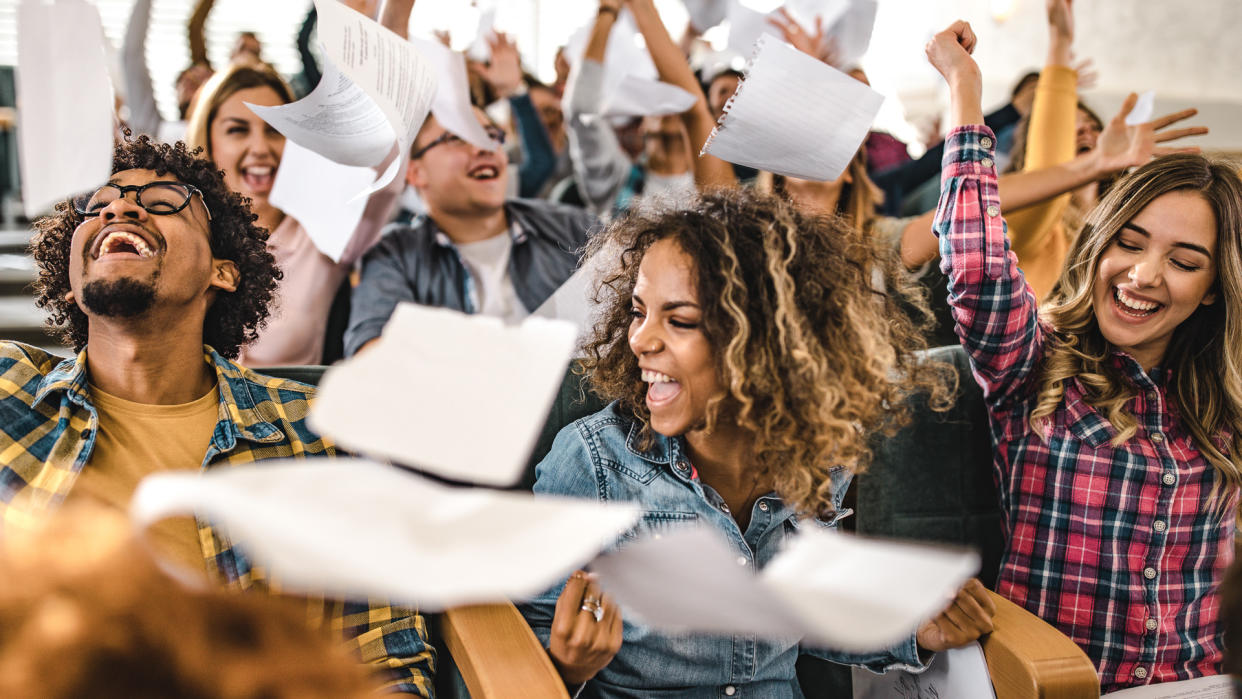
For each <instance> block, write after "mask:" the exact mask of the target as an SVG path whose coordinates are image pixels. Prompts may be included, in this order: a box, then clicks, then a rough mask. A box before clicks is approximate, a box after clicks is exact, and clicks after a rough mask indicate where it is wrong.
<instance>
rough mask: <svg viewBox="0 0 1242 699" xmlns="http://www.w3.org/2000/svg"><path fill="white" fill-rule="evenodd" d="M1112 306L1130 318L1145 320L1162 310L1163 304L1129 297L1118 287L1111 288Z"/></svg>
mask: <svg viewBox="0 0 1242 699" xmlns="http://www.w3.org/2000/svg"><path fill="white" fill-rule="evenodd" d="M1113 304H1114V305H1115V306H1116V307H1117V310H1118V311H1120V312H1121V313H1122V314H1123V315H1126V316H1129V317H1130V318H1147V317H1150V316H1152V315H1154V314H1155V313H1157V312H1158V311H1159V310H1160V309H1161V308H1164V304H1161V303H1156V302H1155V301H1146V300H1143V299H1140V298H1137V297H1135V296H1131V295H1130V294H1127V293H1126V292H1125V291H1123V290H1122V289H1121V288H1119V287H1113Z"/></svg>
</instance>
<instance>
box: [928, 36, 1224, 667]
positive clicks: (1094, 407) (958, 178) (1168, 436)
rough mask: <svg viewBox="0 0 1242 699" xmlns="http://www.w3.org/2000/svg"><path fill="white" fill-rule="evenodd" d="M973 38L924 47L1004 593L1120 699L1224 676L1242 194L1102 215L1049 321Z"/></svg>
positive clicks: (1182, 158)
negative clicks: (995, 507) (1129, 692)
mask: <svg viewBox="0 0 1242 699" xmlns="http://www.w3.org/2000/svg"><path fill="white" fill-rule="evenodd" d="M973 45H974V34H973V33H972V32H971V30H970V27H969V25H967V24H965V23H964V22H959V23H956V24H955V25H954V26H952V27H950V28H949V29H948V30H946V31H945V32H941V33H940V34H938V35H936V37H935V38H933V39H932V41H931V42H930V43H929V44H928V48H927V52H928V55H929V57H930V58H931V59H932V63H933V64H934V65H935V66H936V68H937V69H938V70H940V72H941V73H942V74H943V75H944V76H945V78H946V80H947V82H948V83H949V85H950V89H951V93H952V95H953V109H952V113H953V115H954V120H955V122H956V123H955V124H954V126H955V127H956V128H954V129H953V131H952V132H951V133H950V135H949V148H948V149H947V150H946V155H945V164H944V168H945V174H944V189H943V191H942V193H941V199H940V208H939V212H938V214H937V218H936V231H937V233H938V234H939V236H940V251H941V266H942V268H943V269H944V271H945V273H946V274H947V275H948V276H949V291H950V294H949V298H950V302H951V303H952V304H953V315H954V319H955V321H956V323H957V332H958V334H959V336H960V337H961V341H962V344H963V345H964V346H965V348H966V350H967V352H968V353H969V354H970V357H971V361H972V363H973V365H974V373H975V377H976V378H977V379H978V381H979V383H980V384H981V386H982V388H983V391H984V395H985V398H986V401H987V406H988V410H989V414H990V419H991V427H992V436H993V441H994V443H995V445H996V452H995V457H994V463H995V467H996V474H997V479H998V483H999V485H1000V492H1001V500H1002V505H1003V511H1004V512H1003V515H1004V524H1005V529H1006V532H1005V533H1006V539H1007V546H1006V551H1005V555H1004V558H1003V560H1002V562H1001V572H1000V581H999V582H998V584H997V592H999V593H1000V594H1002V595H1005V596H1007V597H1008V598H1010V599H1012V600H1013V601H1014V602H1017V603H1018V604H1021V605H1023V606H1025V607H1026V608H1027V609H1029V610H1030V611H1032V612H1034V613H1035V614H1038V615H1039V616H1041V617H1043V618H1044V619H1045V620H1046V621H1048V622H1049V623H1051V624H1053V625H1054V626H1056V627H1058V628H1059V629H1060V630H1061V631H1063V632H1064V633H1065V634H1066V635H1067V636H1069V637H1070V638H1072V639H1073V640H1074V641H1076V642H1077V643H1078V644H1079V645H1080V646H1081V647H1082V648H1083V650H1084V651H1085V652H1086V653H1087V655H1088V656H1089V657H1090V658H1091V659H1092V661H1094V662H1095V664H1096V668H1097V670H1098V672H1099V675H1100V679H1101V683H1102V685H1103V690H1104V691H1105V692H1111V691H1115V690H1118V689H1122V688H1124V687H1127V686H1132V685H1144V684H1151V683H1157V682H1170V681H1176V680H1185V679H1191V678H1195V677H1200V676H1203V675H1213V674H1217V673H1219V671H1220V663H1221V658H1222V650H1223V645H1222V634H1221V627H1220V625H1219V623H1218V620H1217V610H1218V607H1219V597H1218V595H1217V588H1218V586H1219V584H1220V581H1221V578H1222V575H1223V573H1224V571H1225V568H1226V567H1227V566H1228V564H1229V561H1230V560H1231V559H1232V557H1233V542H1234V537H1235V532H1236V525H1235V523H1234V516H1233V515H1234V512H1235V510H1236V508H1237V503H1238V492H1239V483H1242V477H1240V475H1239V469H1238V454H1239V453H1242V451H1239V450H1240V449H1242V362H1240V358H1242V357H1240V355H1239V354H1238V348H1239V347H1242V180H1239V178H1238V176H1237V175H1236V174H1235V173H1234V167H1236V166H1231V165H1226V164H1223V163H1217V162H1213V161H1211V160H1209V159H1206V158H1203V157H1201V156H1198V155H1191V154H1181V155H1169V156H1165V157H1163V158H1159V159H1157V160H1154V161H1151V162H1149V163H1147V164H1146V165H1144V166H1142V167H1140V168H1139V169H1138V170H1136V171H1135V172H1133V173H1131V174H1129V175H1127V176H1125V177H1123V178H1122V179H1120V180H1119V181H1118V182H1117V183H1116V184H1114V185H1113V187H1112V188H1111V190H1110V191H1109V192H1108V194H1107V195H1106V196H1105V197H1104V199H1103V200H1102V201H1101V202H1100V205H1099V206H1098V207H1097V208H1096V209H1095V210H1094V211H1092V212H1091V214H1089V215H1088V217H1087V219H1086V222H1085V224H1084V226H1083V230H1082V232H1081V233H1080V234H1079V235H1078V237H1077V238H1076V239H1075V240H1074V242H1073V244H1072V245H1071V247H1070V249H1069V252H1068V255H1067V257H1066V260H1065V267H1064V268H1063V270H1062V272H1061V276H1060V278H1059V279H1058V280H1057V282H1056V283H1055V284H1054V285H1053V288H1052V291H1051V292H1050V294H1049V296H1048V298H1047V299H1046V301H1045V304H1044V306H1043V308H1042V313H1041V311H1040V308H1039V307H1038V306H1037V301H1036V296H1035V293H1034V292H1033V291H1032V289H1031V287H1030V285H1029V284H1028V283H1027V281H1026V279H1025V277H1024V276H1023V273H1022V271H1021V270H1019V269H1018V260H1017V258H1016V256H1015V255H1014V253H1013V252H1012V251H1011V250H1010V249H1009V245H1008V240H1007V239H1006V235H1005V226H1004V222H1003V220H1002V219H1001V217H1000V203H999V200H998V194H997V187H996V171H995V168H994V167H993V166H992V163H991V160H992V157H993V156H992V148H993V142H994V137H993V135H992V133H991V131H990V130H989V129H987V127H985V126H982V111H981V110H980V109H979V94H980V89H981V82H982V81H981V78H980V76H979V68H978V66H977V65H975V63H974V61H973V59H971V58H970V56H969V53H968V52H969V51H970V49H971V48H973Z"/></svg>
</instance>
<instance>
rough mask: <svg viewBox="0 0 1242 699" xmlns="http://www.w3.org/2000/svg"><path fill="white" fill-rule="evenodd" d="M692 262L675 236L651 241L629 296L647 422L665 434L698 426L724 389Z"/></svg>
mask: <svg viewBox="0 0 1242 699" xmlns="http://www.w3.org/2000/svg"><path fill="white" fill-rule="evenodd" d="M692 265H693V261H692V260H691V258H690V256H689V255H687V254H686V253H685V252H684V251H683V250H682V249H681V247H680V246H679V245H678V244H677V243H676V242H674V241H673V240H671V239H667V238H666V239H664V240H660V241H658V242H656V243H654V244H653V245H652V246H651V247H650V248H648V250H647V252H646V254H645V255H643V260H642V263H641V264H640V265H639V267H638V279H637V281H636V283H635V285H634V294H633V299H632V301H633V306H632V310H631V314H632V320H631V321H630V329H629V341H630V350H631V351H633V352H634V355H635V356H636V357H638V367H639V369H640V370H641V372H642V380H643V381H644V382H646V383H647V384H648V387H647V398H646V403H647V408H648V410H650V411H651V427H652V429H654V430H655V431H656V432H659V433H660V434H662V435H665V436H668V437H672V436H676V435H683V434H686V433H687V432H691V431H694V430H698V429H702V428H703V427H704V425H705V423H706V421H707V406H708V403H709V402H710V400H711V399H712V398H713V397H715V396H717V395H720V394H722V393H723V392H724V389H723V387H722V386H721V384H720V380H719V378H718V377H717V374H716V359H715V356H716V355H715V351H714V348H713V347H712V345H711V343H710V342H709V341H708V339H707V336H706V335H705V334H704V333H703V329H702V322H703V312H702V309H701V308H700V307H699V300H698V292H697V291H696V289H695V281H694V273H693V271H692V270H693V268H692Z"/></svg>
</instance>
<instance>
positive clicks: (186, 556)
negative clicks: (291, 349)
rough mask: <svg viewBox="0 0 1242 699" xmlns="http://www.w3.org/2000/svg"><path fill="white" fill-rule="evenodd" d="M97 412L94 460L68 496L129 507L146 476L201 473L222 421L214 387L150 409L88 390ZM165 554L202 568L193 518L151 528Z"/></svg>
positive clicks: (177, 519) (200, 549)
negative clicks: (187, 400) (189, 398)
mask: <svg viewBox="0 0 1242 699" xmlns="http://www.w3.org/2000/svg"><path fill="white" fill-rule="evenodd" d="M90 393H91V402H93V403H94V404H95V407H96V408H97V409H98V410H99V432H98V436H97V437H96V439H95V448H94V451H92V452H91V456H90V460H89V461H88V462H87V463H86V466H85V467H84V468H83V469H82V472H81V473H80V474H79V475H78V478H77V481H76V482H75V483H74V484H73V489H72V490H71V491H69V495H68V497H67V498H66V500H67V501H68V502H72V501H73V500H74V499H81V498H91V499H93V500H96V501H98V502H102V503H103V504H105V505H108V506H110V507H116V508H118V509H121V510H128V509H129V501H130V498H132V497H133V495H134V490H135V489H136V488H137V487H138V481H140V480H142V478H143V477H144V476H147V475H150V474H152V473H157V472H160V471H197V470H198V469H199V468H201V467H202V464H203V457H204V456H206V455H207V448H208V446H209V444H210V443H211V435H212V432H214V431H215V429H216V422H217V420H218V419H219V412H220V398H219V390H218V389H217V387H215V386H212V387H211V390H210V391H208V392H207V394H206V395H204V396H203V397H202V398H199V399H197V400H195V401H192V402H190V403H182V404H180V405H148V404H145V403H134V402H132V401H128V400H124V399H121V398H117V397H116V396H112V395H108V394H107V393H104V392H103V391H101V390H99V389H98V388H96V387H95V386H91V387H90ZM150 534H151V536H152V537H153V542H154V544H155V546H156V548H157V549H159V551H160V552H161V553H162V554H165V555H166V556H168V557H170V558H171V559H172V560H173V561H175V562H177V563H181V564H183V565H185V566H187V567H189V568H190V569H192V570H204V569H205V565H206V564H205V562H204V559H203V550H202V547H201V546H200V545H199V541H198V525H197V524H196V523H195V521H194V518H193V517H175V518H170V519H166V520H163V521H161V522H158V523H156V524H155V526H153V527H152V528H151V530H150Z"/></svg>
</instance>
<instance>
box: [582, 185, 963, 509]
mask: <svg viewBox="0 0 1242 699" xmlns="http://www.w3.org/2000/svg"><path fill="white" fill-rule="evenodd" d="M665 239H671V240H673V241H675V242H676V243H677V245H678V246H679V247H680V248H681V249H682V250H683V251H684V252H685V253H686V255H688V256H689V257H690V258H691V259H692V260H693V269H694V271H693V274H694V278H695V279H694V283H695V286H696V290H697V294H698V299H699V303H700V306H701V308H702V318H703V320H702V325H701V327H702V331H703V333H704V335H705V336H706V338H707V340H708V341H709V342H710V343H711V344H712V346H713V347H714V348H715V351H716V371H717V374H718V376H719V379H720V383H721V385H722V386H725V387H727V388H726V390H725V393H724V394H723V395H721V396H717V397H714V398H713V399H712V400H711V401H710V402H709V403H708V409H707V426H706V429H707V430H708V431H709V432H710V431H711V430H712V429H713V428H714V426H715V425H716V424H718V423H719V422H720V421H729V422H730V423H732V424H736V425H738V426H740V427H742V428H744V429H746V430H748V431H749V432H751V433H753V434H754V437H755V440H754V450H755V466H756V467H757V468H758V469H760V471H759V475H760V476H761V477H765V478H767V479H769V480H770V481H771V482H772V483H773V484H774V487H775V489H776V491H777V492H778V493H779V494H780V495H781V497H782V498H783V499H784V500H785V502H787V503H789V504H790V505H791V506H793V507H795V508H797V509H799V510H800V511H802V512H806V513H811V514H821V513H824V512H826V511H829V510H831V509H832V502H831V497H830V496H831V493H830V489H829V485H830V484H829V478H828V473H829V470H830V469H831V468H832V467H834V466H836V465H844V466H846V467H848V468H850V469H851V470H853V471H855V472H857V471H861V470H863V469H864V468H865V467H866V465H867V463H868V461H869V459H870V456H871V453H870V449H869V447H868V439H869V437H870V436H871V435H872V434H874V433H877V432H878V433H884V434H891V433H892V432H893V431H895V430H896V428H897V427H898V426H900V425H902V424H904V422H905V421H906V420H907V418H908V415H907V414H906V412H905V410H906V409H905V408H904V402H903V398H904V394H905V392H906V390H907V389H909V390H919V389H924V390H928V391H930V392H931V394H932V403H933V404H934V405H936V406H938V407H941V408H944V407H947V406H948V404H949V401H950V393H949V388H950V386H951V384H952V382H953V379H954V378H955V376H956V375H955V374H954V373H953V371H952V369H951V368H949V367H948V366H947V365H943V364H937V363H920V362H919V360H918V359H917V358H916V356H915V351H916V350H919V349H923V348H924V347H925V346H926V343H925V341H924V339H923V334H922V332H921V327H919V325H926V324H928V323H929V322H930V318H931V316H930V313H929V312H928V311H927V304H926V298H925V292H922V291H921V290H919V289H916V288H915V287H913V286H912V285H911V283H910V282H909V281H907V278H906V276H905V275H904V273H903V272H902V271H901V270H900V262H899V260H898V259H897V257H896V254H895V252H893V251H891V250H888V251H886V250H882V249H880V248H878V247H877V246H875V245H873V244H871V242H870V240H869V238H868V237H867V236H866V235H864V234H863V233H861V232H860V231H858V230H857V229H856V228H854V227H853V226H851V225H849V224H847V223H846V222H845V221H844V220H843V219H842V218H840V217H837V216H832V215H816V214H810V213H803V212H801V211H799V210H798V209H797V208H796V207H795V206H794V205H793V204H791V203H790V202H788V201H786V200H784V199H782V198H780V197H776V196H773V195H770V194H767V195H765V194H762V193H758V192H755V191H753V190H749V189H742V190H721V191H716V192H710V193H707V194H703V195H701V196H700V197H699V199H698V200H696V201H695V202H693V203H691V204H689V205H687V206H685V207H684V208H680V209H675V210H662V211H656V212H644V211H637V210H631V211H630V212H629V213H627V214H626V215H625V216H624V217H623V218H621V219H619V220H618V221H616V222H614V223H613V224H612V225H611V226H610V227H609V228H608V229H606V230H605V231H604V232H603V233H601V234H599V235H597V236H595V237H594V238H593V239H592V242H591V245H590V248H589V250H588V254H592V253H599V252H600V251H606V252H607V254H609V258H605V259H611V258H612V255H613V254H615V251H622V252H620V255H619V256H617V257H616V258H615V259H616V260H617V261H616V263H615V264H614V265H613V266H612V267H611V268H610V269H608V270H607V271H606V272H605V273H604V274H602V276H601V277H600V282H599V286H598V287H597V289H596V293H595V301H596V302H597V303H598V304H600V308H601V311H600V316H599V321H598V323H597V324H596V327H595V330H594V334H593V335H592V336H591V337H590V338H589V339H588V340H587V341H586V342H585V344H584V354H585V359H584V360H583V367H582V368H583V370H584V371H585V372H586V373H587V374H588V375H589V376H590V378H591V383H592V387H593V390H594V391H595V392H596V393H598V394H599V395H601V396H602V397H604V398H606V399H611V400H617V401H619V402H620V406H621V408H622V409H623V411H625V412H628V413H630V414H632V415H633V416H634V418H635V419H636V420H637V421H638V422H639V423H640V426H641V436H642V441H643V442H644V444H645V445H650V444H651V442H652V440H653V439H654V433H653V431H652V428H651V423H650V413H649V411H648V410H647V407H646V404H645V402H644V386H643V383H642V381H641V380H640V373H639V369H638V360H637V358H636V357H635V356H634V354H633V352H632V351H631V350H630V347H629V328H630V321H631V316H630V309H631V294H632V292H633V289H634V284H635V282H636V280H637V276H638V267H639V264H640V262H641V261H642V258H643V255H644V254H645V253H646V251H647V250H648V249H649V248H650V247H651V245H653V244H654V243H656V242H657V241H660V240H665ZM609 251H611V252H609ZM877 273H879V275H882V277H883V279H884V288H887V289H889V290H892V293H884V292H879V291H876V290H875V288H873V284H874V282H875V279H874V277H875V276H877ZM920 294H921V295H920ZM898 295H900V296H903V297H908V298H910V299H911V300H912V302H913V303H914V304H915V305H916V306H917V307H918V308H919V309H920V310H921V311H922V313H921V315H920V316H919V322H918V323H916V322H915V321H914V320H912V319H911V318H910V317H909V316H907V315H906V314H904V313H900V312H898V306H897V296H898Z"/></svg>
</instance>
